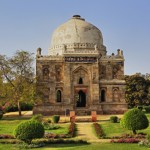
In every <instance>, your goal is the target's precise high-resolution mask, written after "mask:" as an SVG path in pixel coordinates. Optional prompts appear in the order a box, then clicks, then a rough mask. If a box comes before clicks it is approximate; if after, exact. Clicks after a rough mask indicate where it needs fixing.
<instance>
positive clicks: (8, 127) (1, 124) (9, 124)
mask: <svg viewBox="0 0 150 150" xmlns="http://www.w3.org/2000/svg"><path fill="white" fill-rule="evenodd" d="M21 121H22V120H0V134H11V135H13V131H14V129H15V128H16V126H17V125H18V124H19V123H20V122H21Z"/></svg>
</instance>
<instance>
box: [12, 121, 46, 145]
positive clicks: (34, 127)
mask: <svg viewBox="0 0 150 150" xmlns="http://www.w3.org/2000/svg"><path fill="white" fill-rule="evenodd" d="M14 136H15V137H16V138H17V139H19V140H22V141H24V142H25V143H28V144H31V141H32V140H33V139H36V138H42V137H43V136H44V127H43V125H42V124H41V123H40V122H38V121H35V120H29V121H25V122H21V123H20V124H19V125H18V126H17V127H16V129H15V130H14Z"/></svg>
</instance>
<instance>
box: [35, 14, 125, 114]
mask: <svg viewBox="0 0 150 150" xmlns="http://www.w3.org/2000/svg"><path fill="white" fill-rule="evenodd" d="M36 75H37V93H39V95H40V96H41V97H42V102H40V103H38V104H37V105H36V106H35V107H34V110H33V112H34V114H36V113H41V114H44V115H53V114H61V115H64V114H65V112H66V110H70V111H75V113H76V114H77V115H80V114H90V113H91V111H96V112H97V114H102V113H123V112H124V111H126V110H127V104H126V103H125V81H124V79H123V77H124V56H123V51H122V50H120V49H118V50H117V54H116V55H115V54H114V53H113V54H112V55H107V51H106V47H105V46H104V45H103V37H102V33H101V31H100V30H99V29H98V28H97V27H95V26H94V25H92V24H90V23H88V22H86V21H85V19H83V18H81V17H80V16H79V15H75V16H73V17H72V18H71V19H70V20H68V21H67V22H66V23H64V24H62V25H60V26H59V27H58V28H57V29H56V30H55V31H54V33H53V35H52V39H51V46H50V48H49V54H48V55H47V56H43V55H42V54H41V48H38V49H37V55H36Z"/></svg>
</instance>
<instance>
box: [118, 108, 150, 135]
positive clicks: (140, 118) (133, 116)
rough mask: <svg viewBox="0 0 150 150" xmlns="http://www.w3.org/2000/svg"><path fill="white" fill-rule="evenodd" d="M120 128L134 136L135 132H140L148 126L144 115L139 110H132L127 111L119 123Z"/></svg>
mask: <svg viewBox="0 0 150 150" xmlns="http://www.w3.org/2000/svg"><path fill="white" fill-rule="evenodd" d="M120 124H121V126H122V127H124V128H127V129H128V130H132V131H133V133H134V134H136V130H142V129H145V128H147V127H148V126H149V121H148V119H147V117H146V115H145V114H144V113H143V112H142V111H141V110H139V109H137V108H134V109H131V110H129V111H127V112H126V113H125V114H124V116H123V118H122V119H121V121H120Z"/></svg>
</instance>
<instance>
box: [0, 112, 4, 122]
mask: <svg viewBox="0 0 150 150" xmlns="http://www.w3.org/2000/svg"><path fill="white" fill-rule="evenodd" d="M2 118H3V112H2V111H0V120H1V119H2Z"/></svg>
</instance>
